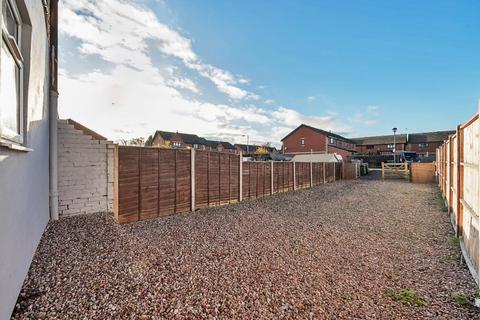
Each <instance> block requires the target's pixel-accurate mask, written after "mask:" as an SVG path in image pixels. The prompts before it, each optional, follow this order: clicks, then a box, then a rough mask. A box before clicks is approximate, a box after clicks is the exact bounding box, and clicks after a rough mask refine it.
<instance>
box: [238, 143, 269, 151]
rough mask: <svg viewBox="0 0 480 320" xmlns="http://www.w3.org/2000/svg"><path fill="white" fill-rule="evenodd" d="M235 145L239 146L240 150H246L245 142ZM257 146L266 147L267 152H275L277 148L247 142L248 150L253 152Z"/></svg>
mask: <svg viewBox="0 0 480 320" xmlns="http://www.w3.org/2000/svg"><path fill="white" fill-rule="evenodd" d="M235 147H237V148H240V149H241V150H242V152H247V145H246V144H240V143H236V144H235ZM259 147H262V148H267V150H268V152H275V151H276V150H277V148H275V147H267V146H259V145H255V144H249V145H248V151H249V152H255V150H257V148H259Z"/></svg>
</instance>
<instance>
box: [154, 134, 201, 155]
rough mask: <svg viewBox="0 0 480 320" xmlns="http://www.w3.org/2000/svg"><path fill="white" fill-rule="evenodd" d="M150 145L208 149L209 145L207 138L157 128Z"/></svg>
mask: <svg viewBox="0 0 480 320" xmlns="http://www.w3.org/2000/svg"><path fill="white" fill-rule="evenodd" d="M152 146H153V147H160V148H162V147H163V148H177V149H190V148H194V149H198V150H210V145H209V144H208V142H207V140H205V139H204V138H201V137H199V136H197V135H196V134H189V133H179V132H169V131H159V130H157V131H156V132H155V134H154V136H153V141H152Z"/></svg>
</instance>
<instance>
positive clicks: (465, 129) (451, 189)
mask: <svg viewBox="0 0 480 320" xmlns="http://www.w3.org/2000/svg"><path fill="white" fill-rule="evenodd" d="M436 171H437V176H438V184H439V186H440V189H441V191H442V194H443V196H444V198H445V201H446V203H447V206H448V208H449V212H450V215H451V220H452V224H453V226H454V228H455V229H456V233H457V236H458V237H460V239H461V246H462V251H463V253H464V256H465V258H466V261H467V264H468V265H469V268H470V271H471V272H472V274H473V275H474V277H475V280H476V281H477V284H479V285H480V279H479V271H480V245H479V243H480V240H479V234H478V233H479V229H480V226H479V217H478V215H479V213H480V188H479V183H480V182H479V181H480V120H479V114H478V113H477V114H476V115H475V116H473V117H472V118H470V120H468V121H467V122H465V123H464V124H462V125H459V126H458V127H457V132H456V133H455V134H454V135H451V136H450V137H449V138H448V140H446V141H445V142H444V144H443V145H442V146H440V147H439V148H438V149H437V168H436Z"/></svg>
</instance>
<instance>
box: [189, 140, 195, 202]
mask: <svg viewBox="0 0 480 320" xmlns="http://www.w3.org/2000/svg"><path fill="white" fill-rule="evenodd" d="M190 192H191V200H190V201H191V203H190V206H191V208H190V209H191V210H192V211H195V149H194V148H192V149H190Z"/></svg>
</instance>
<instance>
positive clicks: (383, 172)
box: [382, 161, 385, 179]
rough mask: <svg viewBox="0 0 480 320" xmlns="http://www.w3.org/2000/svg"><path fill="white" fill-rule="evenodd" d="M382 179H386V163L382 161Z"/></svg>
mask: <svg viewBox="0 0 480 320" xmlns="http://www.w3.org/2000/svg"><path fill="white" fill-rule="evenodd" d="M382 179H385V163H384V162H383V161H382Z"/></svg>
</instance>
